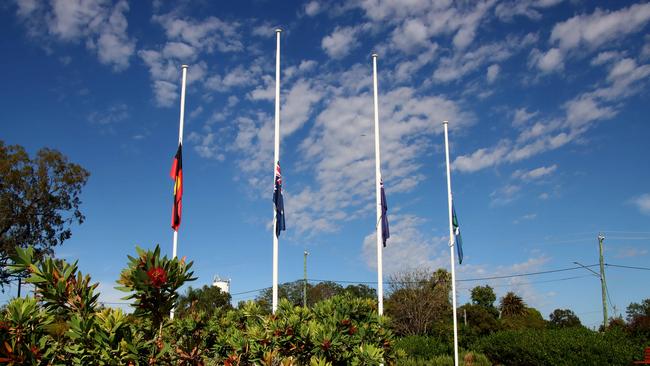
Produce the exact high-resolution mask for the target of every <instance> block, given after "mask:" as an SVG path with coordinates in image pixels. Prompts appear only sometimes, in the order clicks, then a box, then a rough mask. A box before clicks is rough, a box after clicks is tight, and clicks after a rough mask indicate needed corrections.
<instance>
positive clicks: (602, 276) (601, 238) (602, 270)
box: [598, 233, 608, 328]
mask: <svg viewBox="0 0 650 366" xmlns="http://www.w3.org/2000/svg"><path fill="white" fill-rule="evenodd" d="M604 240H605V235H603V234H602V233H598V250H599V253H600V286H601V289H602V296H603V328H605V327H607V320H608V319H607V281H606V280H605V259H604V258H603V241H604Z"/></svg>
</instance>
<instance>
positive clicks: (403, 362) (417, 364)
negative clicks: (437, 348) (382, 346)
mask: <svg viewBox="0 0 650 366" xmlns="http://www.w3.org/2000/svg"><path fill="white" fill-rule="evenodd" d="M458 361H459V363H458V364H459V365H460V366H491V365H492V363H491V362H490V360H488V358H487V357H485V355H483V354H480V353H476V352H461V354H460V357H459V360H458ZM397 364H398V365H400V366H454V356H450V355H439V356H433V357H431V358H413V357H408V358H403V359H400V360H399V361H398V362H397Z"/></svg>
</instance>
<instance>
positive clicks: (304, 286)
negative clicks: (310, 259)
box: [302, 250, 309, 308]
mask: <svg viewBox="0 0 650 366" xmlns="http://www.w3.org/2000/svg"><path fill="white" fill-rule="evenodd" d="M308 255H309V252H308V251H306V250H305V261H304V270H305V272H304V274H305V279H304V282H303V283H302V307H303V308H306V307H307V256H308Z"/></svg>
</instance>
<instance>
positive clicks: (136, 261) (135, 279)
mask: <svg viewBox="0 0 650 366" xmlns="http://www.w3.org/2000/svg"><path fill="white" fill-rule="evenodd" d="M136 251H137V253H138V257H137V258H136V257H132V256H128V258H129V263H128V265H127V267H126V268H125V269H124V270H123V271H122V273H121V274H120V279H119V280H118V281H117V283H118V284H120V285H121V286H118V287H116V288H117V289H118V290H120V291H124V292H131V294H130V295H128V296H126V297H125V298H124V300H131V299H133V300H135V301H134V302H133V306H134V307H135V311H134V313H133V314H134V315H135V316H139V317H147V318H149V319H150V320H151V322H152V328H153V329H154V330H156V329H158V328H159V327H161V326H162V323H163V321H164V319H165V318H166V317H167V316H168V315H169V313H170V311H171V309H172V308H173V307H174V304H175V303H176V300H177V298H178V294H177V293H176V291H177V290H178V289H179V288H180V287H181V286H183V284H184V283H185V282H187V281H193V280H195V279H196V278H194V277H192V275H193V272H190V271H189V270H190V268H191V267H192V264H193V262H190V263H185V258H183V259H181V260H178V259H177V258H172V259H169V258H167V256H164V257H161V256H160V247H159V246H158V245H156V248H155V249H154V250H153V251H151V250H143V249H142V248H140V247H136Z"/></svg>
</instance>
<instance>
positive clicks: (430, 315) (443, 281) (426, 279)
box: [386, 269, 451, 335]
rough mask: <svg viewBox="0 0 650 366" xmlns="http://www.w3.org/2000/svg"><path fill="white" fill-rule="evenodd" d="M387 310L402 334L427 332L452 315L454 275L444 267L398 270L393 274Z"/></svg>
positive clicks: (440, 325) (396, 328)
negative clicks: (432, 270)
mask: <svg viewBox="0 0 650 366" xmlns="http://www.w3.org/2000/svg"><path fill="white" fill-rule="evenodd" d="M390 282H391V285H390V287H391V288H390V296H389V297H388V298H387V300H386V314H387V315H389V316H390V318H391V319H392V324H393V328H394V329H395V332H396V333H398V334H400V335H426V334H429V333H431V332H432V331H433V330H434V328H436V327H444V325H445V324H446V323H447V322H448V320H449V318H450V317H451V301H450V295H451V276H450V274H449V272H447V271H446V270H444V269H438V270H437V271H436V272H433V273H431V272H430V271H428V270H426V269H419V270H414V271H409V272H401V273H396V274H394V275H392V276H391V277H390Z"/></svg>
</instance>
